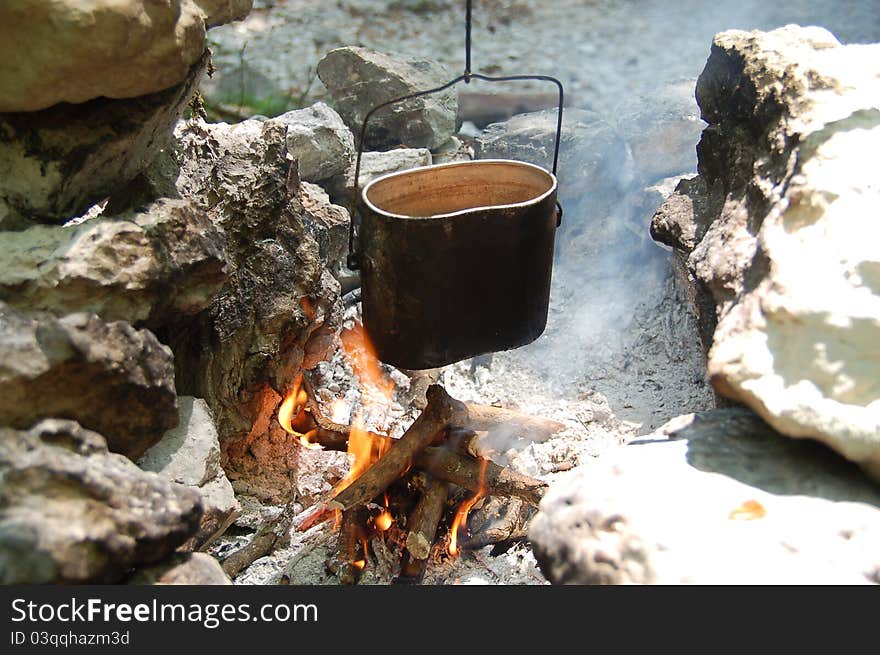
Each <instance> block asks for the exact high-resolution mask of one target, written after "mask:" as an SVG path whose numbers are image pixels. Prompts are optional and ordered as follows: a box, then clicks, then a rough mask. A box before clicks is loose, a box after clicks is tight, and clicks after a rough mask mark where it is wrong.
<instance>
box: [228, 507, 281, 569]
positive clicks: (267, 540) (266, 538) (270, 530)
mask: <svg viewBox="0 0 880 655" xmlns="http://www.w3.org/2000/svg"><path fill="white" fill-rule="evenodd" d="M293 512H294V501H293V499H291V500H289V501H288V503H287V505H285V507H284V509H283V510H282V511H281V513H280V514H278V516H275V517H273V518H271V519H268V520H267V521H264V522H263V523H261V524H260V526H259V527H258V528H257V531H256V533H255V534H254V537H253V539H251V540H250V541H249V542H248V543H246V544H245V545H244V546H242V547H241V548H239V549H238V550H236V551H233V552H232V553H230V554H229V555H227V556H226V558H225V559H224V560H223V562H222V564H221V567H222V568H223V570H224V571H225V572H226V575H228V576H229V577H230V578H234V577H235V576H237V575H238V574H239V573H241V572H242V571H243V570H244V569H246V568H247V567H248V566H250V565H251V564H253V563H254V562H255V561H256V560H258V559H259V558H261V557H264V556H266V555H268V554H270V553H271V552H272V551H273V550H275V549H276V548H281V547H284V546H286V545H287V544H288V542H289V540H290V528H291V525H292V522H293V517H294V514H293Z"/></svg>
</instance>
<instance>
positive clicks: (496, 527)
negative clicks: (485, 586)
mask: <svg viewBox="0 0 880 655" xmlns="http://www.w3.org/2000/svg"><path fill="white" fill-rule="evenodd" d="M534 515H535V508H534V507H532V506H531V505H529V504H528V503H526V502H525V501H524V500H522V499H520V498H505V499H502V498H491V499H490V500H489V502H487V503H485V504H484V505H483V506H482V507H481V508H479V509H478V510H476V511H475V512H473V513H472V514H471V516H470V519H469V520H468V528H469V535H470V536H469V537H468V538H466V539H463V540H460V541H459V546H460V547H461V548H463V549H466V550H474V549H477V548H482V547H483V546H488V545H491V544H499V543H503V542H511V541H519V540H523V539H526V538H527V536H528V528H529V522H530V520H531V518H532V517H533V516H534Z"/></svg>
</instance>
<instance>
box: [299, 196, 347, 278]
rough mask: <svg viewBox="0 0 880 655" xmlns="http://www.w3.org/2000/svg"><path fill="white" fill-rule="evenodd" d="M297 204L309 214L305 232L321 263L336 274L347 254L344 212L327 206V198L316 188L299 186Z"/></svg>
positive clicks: (328, 201)
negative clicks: (314, 243)
mask: <svg viewBox="0 0 880 655" xmlns="http://www.w3.org/2000/svg"><path fill="white" fill-rule="evenodd" d="M300 200H301V201H302V204H303V207H304V208H305V210H306V211H307V212H308V213H309V217H310V218H311V220H309V221H308V222H307V223H306V229H307V230H308V231H309V234H311V235H312V236H313V237H314V239H315V241H317V242H318V248H319V249H320V255H321V259H322V260H323V261H325V262H327V268H328V270H330V272H331V273H334V274H335V273H336V272H337V271H338V270H339V268H340V267H341V266H342V264H343V262H344V261H345V256H346V254H347V253H348V228H349V217H348V211H347V210H346V209H345V208H344V207H340V206H339V205H334V204H333V203H332V202H330V196H329V195H328V194H327V192H326V191H324V189H322V188H321V187H319V186H318V185H317V184H310V183H309V182H303V183H302V184H300Z"/></svg>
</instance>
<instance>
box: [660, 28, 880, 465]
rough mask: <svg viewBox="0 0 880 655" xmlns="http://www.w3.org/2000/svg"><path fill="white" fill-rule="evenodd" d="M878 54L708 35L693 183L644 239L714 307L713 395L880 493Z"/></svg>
mask: <svg viewBox="0 0 880 655" xmlns="http://www.w3.org/2000/svg"><path fill="white" fill-rule="evenodd" d="M878 55H880V45H876V44H875V45H849V46H842V45H840V43H839V42H838V41H837V39H836V38H834V36H833V35H832V34H830V33H829V32H828V31H826V30H824V29H821V28H815V27H810V28H801V27H797V26H789V27H785V28H781V29H777V30H774V31H772V32H767V33H763V32H742V31H730V32H724V33H721V34H719V35H717V36H716V38H715V41H714V43H713V46H712V53H711V55H710V57H709V60H708V61H707V63H706V68H705V70H704V71H703V73H702V75H701V76H700V79H699V81H698V84H697V99H698V101H699V103H700V107H701V108H702V112H703V117H704V119H705V120H706V121H707V122H708V123H709V127H708V128H706V130H705V131H704V133H703V136H702V139H701V141H700V145H699V148H698V149H699V156H700V169H699V170H700V175H699V177H697V178H695V179H694V180H689V181H687V182H684V183H682V184H681V185H680V186H679V188H678V190H677V192H676V194H675V195H674V196H673V197H672V198H671V199H670V200H669V201H668V202H667V203H666V204H665V205H664V206H663V207H662V208H661V209H660V211H658V213H657V215H656V216H655V218H654V221H653V225H652V232H653V234H654V236H655V238H657V239H659V240H661V241H663V242H664V243H667V244H669V245H672V246H673V247H675V248H677V249H678V250H680V251H681V252H682V253H683V254H684V255H685V256H686V257H687V266H688V268H689V269H690V271H691V273H692V274H693V276H694V277H695V278H696V280H697V281H698V284H699V288H700V289H702V290H703V292H704V293H706V292H708V294H710V295H711V297H710V298H709V299H704V301H703V302H702V303H701V307H702V308H703V309H704V312H703V313H704V315H705V314H709V315H708V316H704V322H705V323H706V324H707V325H708V326H709V328H708V329H707V331H706V334H707V337H708V336H711V344H707V346H708V345H711V349H710V350H709V364H708V368H709V375H710V377H711V380H712V383H713V385H714V386H715V388H716V389H717V390H718V391H719V392H720V393H721V394H723V395H725V396H727V397H729V398H732V399H734V400H738V401H741V402H744V403H746V404H747V405H749V406H750V407H752V408H753V409H754V410H755V411H757V412H758V413H759V414H760V415H761V416H762V417H763V418H764V419H765V420H766V421H767V422H768V423H770V424H771V425H772V426H773V427H774V428H776V429H777V430H779V431H780V432H781V433H783V434H786V435H788V436H791V437H808V438H813V439H818V440H820V441H822V442H824V443H826V444H828V445H829V446H830V447H832V448H834V449H835V450H837V451H838V452H840V453H841V454H843V455H844V456H845V457H847V458H849V459H851V460H852V461H854V462H858V463H859V464H861V465H862V466H864V467H865V469H866V470H867V471H869V472H871V473H872V474H873V475H874V476H875V477H878V478H880V386H878V382H877V381H878V379H880V359H878V357H877V354H876V347H875V344H877V343H878V342H880V286H878V278H877V274H876V271H878V270H880V257H878V253H877V250H876V248H873V247H872V246H871V245H870V244H873V243H875V242H876V237H878V236H880V233H878V225H877V221H876V213H877V207H878V206H880V189H878V187H877V183H876V179H875V176H874V174H873V172H872V166H871V165H870V163H869V161H868V160H867V159H866V158H867V157H868V153H871V152H874V146H877V145H880V82H878V79H880V78H878V74H880V67H878V65H877V62H878V60H880V58H878ZM716 319H717V326H715V327H714V333H713V331H712V330H711V326H712V324H713V323H715V321H716Z"/></svg>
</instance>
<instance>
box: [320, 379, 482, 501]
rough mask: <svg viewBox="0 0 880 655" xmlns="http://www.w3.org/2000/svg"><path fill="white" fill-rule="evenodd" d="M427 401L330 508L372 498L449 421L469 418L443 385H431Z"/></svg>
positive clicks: (381, 490) (406, 466)
mask: <svg viewBox="0 0 880 655" xmlns="http://www.w3.org/2000/svg"><path fill="white" fill-rule="evenodd" d="M427 397H428V405H427V406H426V407H425V411H424V412H422V414H421V415H420V416H419V417H418V418H417V419H416V420H415V422H414V423H413V424H412V425H411V426H410V427H409V429H408V430H407V431H406V432H405V433H404V434H403V436H402V437H401V438H400V439H396V440H394V441H393V443H392V444H391V448H389V449H388V452H387V453H385V455H383V456H382V457H381V458H380V459H379V460H378V461H377V462H376V463H375V464H373V465H372V466H371V467H370V468H369V469H367V470H366V471H365V472H364V473H363V475H361V476H360V477H359V478H358V479H357V480H355V481H354V482H352V483H351V484H350V485H349V486H347V487H345V488H344V489H342V491H340V492H338V493H337V494H336V495H335V496H334V497H333V499H332V500H331V501H330V502H329V503H328V504H327V507H328V508H329V509H342V510H347V509H351V508H352V507H357V506H359V505H363V504H364V503H366V502H369V501H370V500H372V499H373V498H375V497H376V496H378V495H379V494H380V493H382V492H383V491H385V489H386V488H387V487H388V485H390V484H391V483H392V482H394V481H395V480H396V479H397V478H399V477H400V476H402V475H403V474H404V473H405V472H406V471H407V470H408V469H409V468H410V466H412V463H413V460H414V459H415V458H416V456H417V455H418V454H419V453H420V452H422V451H423V450H424V449H425V448H426V447H428V446H429V445H430V444H431V443H432V442H433V441H434V440H435V438H436V437H437V435H438V434H440V433H442V432H443V431H444V430H445V429H446V428H447V427H448V426H449V425H450V424H453V423H458V422H462V421H464V420H466V419H467V409H466V408H465V406H464V403H461V402H459V401H457V400H455V399H454V398H451V397H450V396H449V394H447V393H446V391H444V390H443V387H441V386H439V385H436V384H435V385H431V386H430V387H429V388H428V392H427Z"/></svg>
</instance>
